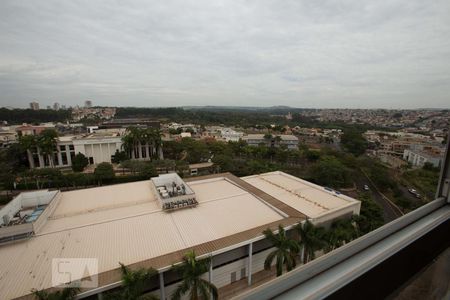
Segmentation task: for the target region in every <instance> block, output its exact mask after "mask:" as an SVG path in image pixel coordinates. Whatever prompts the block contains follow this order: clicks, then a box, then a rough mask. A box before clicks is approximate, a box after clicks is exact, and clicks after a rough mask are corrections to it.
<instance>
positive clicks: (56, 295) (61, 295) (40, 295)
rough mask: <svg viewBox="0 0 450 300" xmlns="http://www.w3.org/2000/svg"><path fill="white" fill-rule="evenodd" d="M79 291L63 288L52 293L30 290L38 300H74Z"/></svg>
mask: <svg viewBox="0 0 450 300" xmlns="http://www.w3.org/2000/svg"><path fill="white" fill-rule="evenodd" d="M79 291H80V289H79V288H64V289H62V290H60V291H56V292H53V293H47V292H45V291H36V290H32V292H33V294H34V295H35V296H36V298H37V299H39V300H72V299H75V296H76V295H77V293H78V292H79Z"/></svg>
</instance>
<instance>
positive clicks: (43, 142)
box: [36, 129, 58, 167]
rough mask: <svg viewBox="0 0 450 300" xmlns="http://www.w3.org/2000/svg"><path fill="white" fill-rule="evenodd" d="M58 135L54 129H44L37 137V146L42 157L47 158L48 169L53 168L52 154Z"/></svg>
mask: <svg viewBox="0 0 450 300" xmlns="http://www.w3.org/2000/svg"><path fill="white" fill-rule="evenodd" d="M57 139H58V133H57V132H56V130H54V129H45V130H43V131H42V132H41V133H40V134H39V136H38V137H37V141H36V143H37V146H38V148H39V150H40V152H41V153H42V155H44V156H47V158H48V161H49V164H50V167H54V161H53V154H54V152H55V150H56V151H58V150H57V149H56V145H57V143H58V140H57Z"/></svg>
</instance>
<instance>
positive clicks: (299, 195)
mask: <svg viewBox="0 0 450 300" xmlns="http://www.w3.org/2000/svg"><path fill="white" fill-rule="evenodd" d="M242 179H243V180H244V181H246V182H248V183H250V184H251V185H253V186H255V187H257V188H258V189H260V190H262V191H264V192H266V193H267V194H269V195H271V196H273V197H275V198H277V199H279V200H280V201H282V202H283V203H286V204H287V205H289V206H291V207H293V208H295V209H296V210H298V211H299V212H301V213H303V214H305V215H306V216H307V217H308V218H311V219H313V220H320V218H321V217H326V216H327V215H328V214H330V213H333V212H336V211H338V210H343V209H346V208H350V210H352V211H353V212H354V213H359V209H360V202H359V201H357V200H355V199H353V198H350V197H348V196H345V195H343V194H342V193H339V192H337V191H334V190H332V189H329V188H324V187H322V186H319V185H316V184H314V183H311V182H308V181H305V180H302V179H300V178H297V177H294V176H291V175H289V174H286V173H283V172H279V171H276V172H270V173H264V174H259V175H253V176H248V177H243V178H242Z"/></svg>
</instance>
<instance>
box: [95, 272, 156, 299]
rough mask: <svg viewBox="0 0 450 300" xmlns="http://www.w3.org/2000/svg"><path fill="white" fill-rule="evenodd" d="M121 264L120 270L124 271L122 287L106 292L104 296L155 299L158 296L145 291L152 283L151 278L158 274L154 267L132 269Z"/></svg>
mask: <svg viewBox="0 0 450 300" xmlns="http://www.w3.org/2000/svg"><path fill="white" fill-rule="evenodd" d="M119 264H120V271H121V273H122V288H121V289H120V290H118V291H114V292H110V293H106V294H105V296H104V298H105V299H107V300H116V299H117V300H119V299H120V300H154V299H158V298H157V297H155V296H153V295H150V294H147V295H145V294H144V292H145V290H146V289H147V288H148V286H149V285H150V280H151V279H152V278H153V277H154V276H156V275H157V274H158V272H157V271H156V270H155V269H153V268H150V269H144V268H141V269H138V270H131V269H130V268H129V267H127V266H125V265H124V264H122V263H119Z"/></svg>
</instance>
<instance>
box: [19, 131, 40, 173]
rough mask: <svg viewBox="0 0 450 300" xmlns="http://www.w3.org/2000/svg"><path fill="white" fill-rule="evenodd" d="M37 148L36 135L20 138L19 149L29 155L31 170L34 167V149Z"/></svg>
mask: <svg viewBox="0 0 450 300" xmlns="http://www.w3.org/2000/svg"><path fill="white" fill-rule="evenodd" d="M36 146H37V145H36V138H35V136H34V135H25V136H21V137H19V149H20V151H22V152H26V153H27V159H28V164H29V166H30V168H32V166H33V165H34V163H33V155H32V149H33V148H36ZM35 150H36V149H35Z"/></svg>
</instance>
